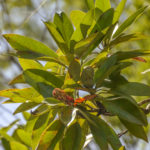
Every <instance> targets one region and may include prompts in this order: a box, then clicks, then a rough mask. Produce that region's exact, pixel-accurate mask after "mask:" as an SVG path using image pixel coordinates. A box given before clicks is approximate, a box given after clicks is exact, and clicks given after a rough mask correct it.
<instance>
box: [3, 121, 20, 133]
mask: <svg viewBox="0 0 150 150" xmlns="http://www.w3.org/2000/svg"><path fill="white" fill-rule="evenodd" d="M18 121H19V119H17V120H15V121H13V122H12V123H10V124H9V125H8V126H6V127H3V128H1V129H0V130H1V132H5V133H6V132H8V131H9V130H10V129H11V128H12V127H13V126H14V125H16V123H18Z"/></svg>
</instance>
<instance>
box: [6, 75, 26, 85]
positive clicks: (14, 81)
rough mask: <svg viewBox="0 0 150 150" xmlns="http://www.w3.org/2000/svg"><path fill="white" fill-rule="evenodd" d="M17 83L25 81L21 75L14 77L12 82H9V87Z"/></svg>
mask: <svg viewBox="0 0 150 150" xmlns="http://www.w3.org/2000/svg"><path fill="white" fill-rule="evenodd" d="M17 83H25V80H24V78H23V75H22V74H19V75H18V76H16V77H15V78H14V79H13V80H11V81H10V82H9V85H13V84H17Z"/></svg>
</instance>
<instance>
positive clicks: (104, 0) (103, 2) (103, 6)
mask: <svg viewBox="0 0 150 150" xmlns="http://www.w3.org/2000/svg"><path fill="white" fill-rule="evenodd" d="M95 7H96V8H99V9H100V10H101V11H103V12H105V11H106V10H108V9H109V8H111V4H110V0H96V1H95Z"/></svg>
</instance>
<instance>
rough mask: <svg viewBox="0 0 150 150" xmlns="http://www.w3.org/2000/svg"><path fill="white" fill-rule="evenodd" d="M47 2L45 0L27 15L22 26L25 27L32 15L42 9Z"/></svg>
mask: <svg viewBox="0 0 150 150" xmlns="http://www.w3.org/2000/svg"><path fill="white" fill-rule="evenodd" d="M46 2H47V0H43V1H42V2H41V3H40V5H39V7H38V8H36V9H35V10H34V11H33V12H32V13H31V14H30V15H29V16H27V17H26V18H25V20H24V22H23V23H22V24H21V25H20V28H21V27H23V26H24V25H25V24H26V23H27V22H29V20H30V19H31V17H32V16H34V15H35V14H36V13H37V12H38V11H39V10H40V9H41V7H42V6H43V5H44V4H45V3H46Z"/></svg>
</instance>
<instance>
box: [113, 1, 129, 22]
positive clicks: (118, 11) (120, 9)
mask: <svg viewBox="0 0 150 150" xmlns="http://www.w3.org/2000/svg"><path fill="white" fill-rule="evenodd" d="M126 1H127V0H121V2H120V3H119V5H118V6H117V8H116V10H115V13H114V18H113V23H115V22H117V21H118V20H119V18H120V16H121V14H122V12H123V9H124V7H125V4H126Z"/></svg>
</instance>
